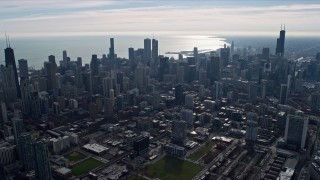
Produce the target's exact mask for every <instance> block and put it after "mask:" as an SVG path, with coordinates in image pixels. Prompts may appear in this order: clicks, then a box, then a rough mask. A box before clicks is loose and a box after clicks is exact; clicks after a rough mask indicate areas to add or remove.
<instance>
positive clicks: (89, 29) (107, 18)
mask: <svg viewBox="0 0 320 180" xmlns="http://www.w3.org/2000/svg"><path fill="white" fill-rule="evenodd" d="M0 4H1V6H0V17H1V18H0V23H1V24H2V27H1V28H0V32H2V33H4V32H8V33H10V35H12V36H14V37H20V36H57V35H64V36H70V35H101V34H113V35H117V34H118V35H128V34H131V35H132V34H135V35H137V34H146V33H147V34H152V33H155V34H156V35H159V34H198V35H220V36H221V35H273V32H274V31H275V30H278V29H279V28H280V24H286V25H287V27H290V31H291V35H296V36H319V35H320V34H319V32H318V29H319V26H318V25H317V24H316V23H314V22H316V21H317V19H319V18H320V14H319V13H317V12H318V11H319V10H320V4H319V2H317V1H313V0H312V1H307V2H305V1H298V0H295V1H284V2H281V3H280V2H277V1H262V2H255V1H244V2H242V1H241V2H240V1H235V0H233V1H213V2H211V1H201V2H200V3H195V2H193V1H162V2H157V1H121V2H117V1H99V0H96V1H90V2H89V1H82V0H81V1H74V0H60V1H58V2H56V1H48V0H46V1H41V2H38V1H25V2H19V1H10V2H9V1H2V2H0ZM168 17H169V18H168ZM235 19H236V21H235ZM92 20H94V21H92ZM199 27H205V28H199Z"/></svg>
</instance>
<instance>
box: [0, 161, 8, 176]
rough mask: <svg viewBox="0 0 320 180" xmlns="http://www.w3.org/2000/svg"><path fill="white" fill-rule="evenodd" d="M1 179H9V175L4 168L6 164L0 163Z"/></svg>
mask: <svg viewBox="0 0 320 180" xmlns="http://www.w3.org/2000/svg"><path fill="white" fill-rule="evenodd" d="M0 179H3V180H7V175H6V172H5V170H4V165H3V164H2V163H0Z"/></svg>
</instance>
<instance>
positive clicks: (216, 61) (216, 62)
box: [210, 56, 221, 83]
mask: <svg viewBox="0 0 320 180" xmlns="http://www.w3.org/2000/svg"><path fill="white" fill-rule="evenodd" d="M220 65H221V62H220V58H219V57H217V56H212V57H211V60H210V80H211V83H214V81H218V80H219V79H220V71H221V70H220V69H221V66H220Z"/></svg>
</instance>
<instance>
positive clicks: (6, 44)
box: [4, 32, 8, 47]
mask: <svg viewBox="0 0 320 180" xmlns="http://www.w3.org/2000/svg"><path fill="white" fill-rule="evenodd" d="M4 35H5V36H6V46H7V47H8V36H7V33H6V32H5V33H4Z"/></svg>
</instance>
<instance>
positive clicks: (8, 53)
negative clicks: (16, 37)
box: [4, 39, 21, 98]
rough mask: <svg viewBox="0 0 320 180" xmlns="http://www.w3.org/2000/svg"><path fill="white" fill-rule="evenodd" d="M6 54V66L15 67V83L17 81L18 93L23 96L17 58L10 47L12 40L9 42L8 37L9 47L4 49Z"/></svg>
mask: <svg viewBox="0 0 320 180" xmlns="http://www.w3.org/2000/svg"><path fill="white" fill-rule="evenodd" d="M4 54H5V63H6V68H8V67H9V66H10V65H11V66H12V67H13V71H14V79H15V81H16V82H15V83H16V89H17V95H18V97H19V98H20V97H21V92H20V86H19V81H18V72H17V66H16V60H15V58H14V52H13V49H12V48H11V47H10V42H9V43H8V39H7V48H6V49H5V50H4Z"/></svg>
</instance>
